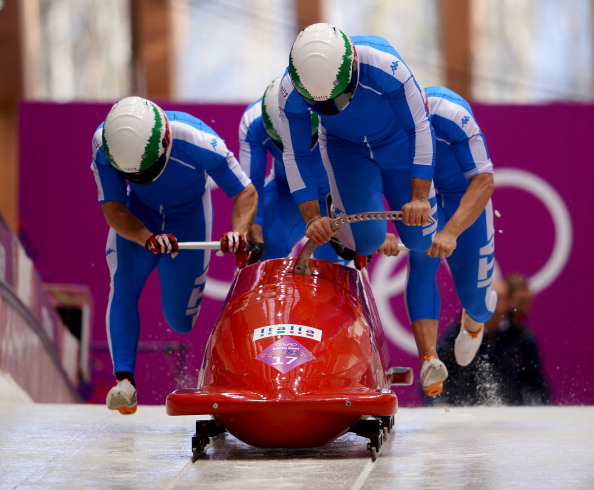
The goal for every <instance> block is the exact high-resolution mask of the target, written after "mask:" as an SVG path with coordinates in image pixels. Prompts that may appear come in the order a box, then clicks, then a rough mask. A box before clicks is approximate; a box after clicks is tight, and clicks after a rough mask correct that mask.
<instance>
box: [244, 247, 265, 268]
mask: <svg viewBox="0 0 594 490" xmlns="http://www.w3.org/2000/svg"><path fill="white" fill-rule="evenodd" d="M246 250H247V253H248V257H247V262H248V264H255V263H256V262H260V260H261V259H262V256H263V255H264V253H265V252H266V245H265V244H264V243H262V242H249V243H248V245H247V247H246Z"/></svg>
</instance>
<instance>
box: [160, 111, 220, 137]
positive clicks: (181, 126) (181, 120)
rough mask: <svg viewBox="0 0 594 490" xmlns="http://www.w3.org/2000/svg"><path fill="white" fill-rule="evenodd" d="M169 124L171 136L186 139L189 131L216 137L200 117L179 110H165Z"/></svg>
mask: <svg viewBox="0 0 594 490" xmlns="http://www.w3.org/2000/svg"><path fill="white" fill-rule="evenodd" d="M165 114H166V115H167V119H169V123H170V125H171V132H172V136H173V138H180V139H186V138H188V137H189V135H190V134H191V133H206V134H208V135H213V136H216V137H218V134H217V133H216V131H215V130H214V129H212V128H211V127H210V126H209V125H208V124H206V123H205V122H204V121H202V120H201V119H199V118H197V117H196V116H193V115H192V114H188V113H187V112H181V111H166V112H165Z"/></svg>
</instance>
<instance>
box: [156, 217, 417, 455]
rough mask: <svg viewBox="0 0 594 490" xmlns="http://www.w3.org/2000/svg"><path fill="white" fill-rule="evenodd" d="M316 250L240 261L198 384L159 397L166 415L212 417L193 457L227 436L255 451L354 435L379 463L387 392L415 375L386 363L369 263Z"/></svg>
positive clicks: (392, 399)
mask: <svg viewBox="0 0 594 490" xmlns="http://www.w3.org/2000/svg"><path fill="white" fill-rule="evenodd" d="M351 216H353V215H351ZM377 219H380V218H377ZM383 219H385V218H383ZM214 243H216V242H214ZM314 249H315V244H313V242H311V241H310V242H307V244H306V245H305V246H304V247H303V249H302V250H301V253H300V254H299V255H298V257H287V258H281V259H270V260H264V261H261V262H258V263H255V264H251V265H245V260H244V259H241V258H239V259H238V267H237V268H236V273H235V277H234V279H233V281H232V283H231V287H230V289H229V292H228V294H227V297H226V299H225V301H224V306H223V308H222V311H221V313H220V315H219V317H218V319H217V321H216V323H215V325H214V328H213V330H212V332H211V334H210V337H209V339H208V342H207V345H206V350H205V353H204V357H203V361H202V365H201V368H200V371H199V374H198V384H197V387H196V388H186V389H178V390H176V391H174V392H172V393H170V394H169V395H168V396H167V400H166V409H167V413H168V414H169V415H174V416H175V415H209V416H211V417H210V419H209V420H198V421H197V422H196V433H195V434H194V436H193V438H192V452H193V455H194V457H198V455H199V454H200V453H202V452H203V451H204V449H205V447H206V446H207V444H209V443H210V441H211V437H214V436H217V435H218V434H221V433H223V432H225V431H226V432H228V433H230V434H231V435H233V436H234V437H236V438H237V439H239V440H241V441H243V442H244V443H246V444H249V445H251V446H256V447H262V448H310V447H318V446H323V445H325V444H327V443H329V442H331V441H333V440H335V439H337V438H338V437H340V436H342V435H343V434H345V433H347V432H354V433H356V434H358V435H359V436H362V437H365V438H368V439H369V442H368V444H367V447H368V449H369V450H370V451H371V456H372V458H373V459H375V458H376V457H377V454H378V452H379V450H380V447H381V444H382V441H383V438H384V436H385V435H386V434H387V433H388V432H390V430H391V429H392V427H393V424H394V415H395V414H396V412H397V410H398V399H397V396H396V393H395V392H394V391H393V390H392V389H391V387H392V386H394V385H410V384H411V383H412V379H413V372H412V369H410V368H399V367H398V368H395V367H390V359H389V353H388V346H387V341H386V338H385V336H384V332H383V329H382V324H381V320H380V317H379V314H378V311H377V308H376V305H375V301H374V298H373V293H372V290H371V287H370V283H369V279H368V273H367V268H366V266H367V262H368V259H367V257H365V256H359V255H357V256H356V257H355V260H354V267H350V266H344V265H340V264H337V263H333V262H328V261H325V260H321V259H315V258H312V257H311V255H312V252H313V250H314Z"/></svg>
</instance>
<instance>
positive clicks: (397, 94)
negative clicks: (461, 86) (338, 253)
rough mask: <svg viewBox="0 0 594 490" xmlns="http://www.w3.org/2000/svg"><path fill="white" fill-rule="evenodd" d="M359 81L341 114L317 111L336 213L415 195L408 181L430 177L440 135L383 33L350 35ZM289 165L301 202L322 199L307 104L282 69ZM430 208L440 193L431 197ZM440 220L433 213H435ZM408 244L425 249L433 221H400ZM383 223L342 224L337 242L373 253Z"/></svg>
mask: <svg viewBox="0 0 594 490" xmlns="http://www.w3.org/2000/svg"><path fill="white" fill-rule="evenodd" d="M352 41H353V43H354V45H355V50H356V52H357V58H358V69H359V82H358V85H357V88H356V90H355V94H354V97H353V99H352V101H351V102H350V103H349V104H348V105H347V106H346V108H345V109H344V110H343V111H342V112H340V113H339V114H336V115H332V116H324V115H320V129H319V134H320V136H319V138H320V151H321V154H322V161H323V162H324V166H325V168H326V172H327V174H328V180H329V183H330V192H331V193H332V200H333V204H334V207H335V212H336V214H337V216H344V215H347V214H353V213H361V212H371V211H381V210H383V209H385V206H384V202H383V197H382V195H384V196H385V197H386V200H387V201H388V205H389V207H390V209H392V210H399V209H401V208H402V206H404V205H405V204H406V203H408V202H409V201H410V200H411V190H412V189H411V178H421V179H428V180H431V178H432V177H433V163H434V161H433V160H434V147H435V138H434V136H433V130H432V128H431V125H430V124H429V117H428V115H427V112H426V110H425V104H424V103H423V97H422V94H421V90H420V88H419V85H418V84H417V81H416V80H415V78H414V77H413V75H412V73H411V72H410V70H409V69H408V67H407V66H406V64H405V63H404V61H403V60H402V58H401V57H400V56H399V54H398V53H397V52H396V51H395V50H394V48H393V47H392V46H391V45H390V44H389V43H388V42H387V41H386V40H385V39H383V38H381V37H375V36H366V37H353V38H352ZM279 106H280V114H281V124H280V130H281V137H282V140H283V144H284V149H285V152H284V163H285V168H286V171H287V178H288V181H289V185H290V187H291V192H292V193H293V197H294V199H295V201H296V202H297V204H301V203H303V202H306V201H309V200H313V199H317V195H316V185H315V176H314V174H313V168H314V166H313V165H312V155H311V151H310V141H311V138H310V121H309V118H310V116H309V110H308V107H309V106H308V105H307V103H306V102H305V101H304V100H303V99H302V98H301V96H300V95H299V93H298V92H297V91H296V90H295V88H294V87H293V84H292V82H291V78H290V76H289V74H288V72H285V75H284V76H283V79H282V81H281V86H280V89H279ZM430 197H431V199H430V204H431V206H432V213H433V211H434V210H435V196H434V194H433V192H432V195H431V196H430ZM434 217H435V216H434ZM396 227H397V229H398V234H399V236H400V238H401V240H402V241H403V242H404V244H405V245H406V246H407V247H408V248H410V249H414V250H422V251H424V250H427V249H428V248H429V247H430V246H431V240H432V236H433V233H434V231H435V228H436V226H435V224H433V225H427V226H424V227H420V226H405V225H403V224H402V223H400V222H397V223H396ZM386 229H387V228H386V222H385V221H364V222H360V223H356V224H353V225H351V226H343V227H342V229H341V232H340V239H341V241H342V242H343V244H344V245H346V246H347V247H349V248H351V249H353V250H355V251H356V252H357V253H359V254H363V255H369V254H371V253H373V252H375V251H376V250H377V249H378V248H379V247H380V246H381V245H382V244H383V243H384V240H385V236H386Z"/></svg>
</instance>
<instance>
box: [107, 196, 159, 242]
mask: <svg viewBox="0 0 594 490" xmlns="http://www.w3.org/2000/svg"><path fill="white" fill-rule="evenodd" d="M101 210H102V211H103V216H104V217H105V221H106V222H107V224H108V225H109V226H111V227H112V228H113V229H114V230H115V231H116V232H117V233H118V235H120V236H122V237H124V238H125V239H126V240H130V241H131V242H134V243H138V244H139V245H141V246H143V247H144V246H145V244H146V242H147V240H148V239H149V238H150V237H151V236H152V235H153V233H152V232H151V231H150V230H149V229H148V228H147V227H146V226H145V225H144V223H143V222H142V221H140V220H139V219H138V218H137V217H136V216H134V215H133V214H132V213H131V212H130V210H129V209H128V207H127V206H126V205H125V204H124V203H123V202H120V201H105V202H104V203H103V204H101Z"/></svg>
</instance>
